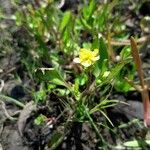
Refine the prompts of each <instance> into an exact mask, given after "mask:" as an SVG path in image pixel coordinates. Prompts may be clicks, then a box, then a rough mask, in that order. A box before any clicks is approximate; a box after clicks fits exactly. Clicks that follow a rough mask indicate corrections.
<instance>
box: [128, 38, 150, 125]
mask: <svg viewBox="0 0 150 150" xmlns="http://www.w3.org/2000/svg"><path fill="white" fill-rule="evenodd" d="M130 43H131V50H132V57H133V60H134V62H135V66H136V69H137V72H138V77H139V79H140V88H137V86H136V85H134V83H133V82H132V81H130V80H128V79H127V78H126V80H127V81H128V83H129V84H130V85H131V86H133V87H134V88H135V89H136V90H138V91H139V92H140V93H141V96H142V101H143V108H144V125H145V127H148V126H149V127H150V97H149V89H148V84H146V83H145V82H144V74H143V69H142V63H141V59H140V56H139V52H138V48H137V43H136V42H135V39H134V38H133V37H131V39H130Z"/></svg>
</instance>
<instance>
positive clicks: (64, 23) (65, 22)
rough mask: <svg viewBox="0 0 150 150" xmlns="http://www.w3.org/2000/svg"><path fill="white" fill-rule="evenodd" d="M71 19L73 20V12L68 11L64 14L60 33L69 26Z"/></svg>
mask: <svg viewBox="0 0 150 150" xmlns="http://www.w3.org/2000/svg"><path fill="white" fill-rule="evenodd" d="M70 19H71V12H70V11H66V12H65V13H64V16H63V19H62V21H61V23H60V27H59V29H60V31H63V30H64V28H65V27H66V26H67V25H68V23H69V21H70Z"/></svg>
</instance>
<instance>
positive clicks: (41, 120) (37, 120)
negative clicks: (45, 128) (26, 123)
mask: <svg viewBox="0 0 150 150" xmlns="http://www.w3.org/2000/svg"><path fill="white" fill-rule="evenodd" d="M45 120H46V116H44V115H42V114H40V115H39V116H38V117H37V118H35V120H34V123H35V124H36V125H43V124H45Z"/></svg>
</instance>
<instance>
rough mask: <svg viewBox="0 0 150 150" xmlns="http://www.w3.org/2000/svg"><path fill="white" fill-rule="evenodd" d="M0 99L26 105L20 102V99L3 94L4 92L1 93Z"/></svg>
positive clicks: (20, 105)
mask: <svg viewBox="0 0 150 150" xmlns="http://www.w3.org/2000/svg"><path fill="white" fill-rule="evenodd" d="M0 100H2V101H7V102H10V103H14V104H16V105H17V106H19V107H22V108H23V107H24V106H25V105H24V104H23V103H21V102H19V101H18V100H16V99H14V98H11V97H9V96H5V95H2V94H0Z"/></svg>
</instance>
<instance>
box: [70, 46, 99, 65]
mask: <svg viewBox="0 0 150 150" xmlns="http://www.w3.org/2000/svg"><path fill="white" fill-rule="evenodd" d="M97 60H99V52H98V49H94V51H91V50H89V49H85V48H82V49H80V52H79V57H78V58H75V59H74V60H73V61H74V62H75V63H80V64H82V65H83V66H85V67H89V66H91V65H92V64H94V63H95V62H96V61H97Z"/></svg>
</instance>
